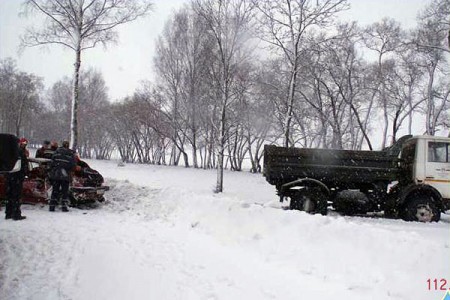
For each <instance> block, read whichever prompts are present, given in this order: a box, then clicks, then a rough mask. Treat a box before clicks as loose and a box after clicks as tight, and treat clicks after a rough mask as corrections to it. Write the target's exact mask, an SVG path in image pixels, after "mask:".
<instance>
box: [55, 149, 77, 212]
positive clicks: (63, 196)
mask: <svg viewBox="0 0 450 300" xmlns="http://www.w3.org/2000/svg"><path fill="white" fill-rule="evenodd" d="M75 165H76V163H75V154H74V152H73V151H72V150H70V149H69V142H68V141H64V142H63V143H62V147H59V148H58V149H56V151H55V153H54V154H53V156H52V162H51V164H50V173H49V177H50V180H51V183H52V186H53V191H52V196H51V199H50V205H49V210H50V211H55V207H56V205H58V202H59V201H60V200H61V210H62V211H64V212H67V211H69V209H68V207H67V206H68V204H69V184H70V180H71V172H72V171H73V169H74V167H75Z"/></svg>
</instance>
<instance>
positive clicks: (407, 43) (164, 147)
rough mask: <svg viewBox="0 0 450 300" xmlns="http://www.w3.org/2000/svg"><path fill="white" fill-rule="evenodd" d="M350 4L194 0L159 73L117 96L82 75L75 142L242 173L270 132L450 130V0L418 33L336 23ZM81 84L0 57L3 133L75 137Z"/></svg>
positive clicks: (440, 2)
mask: <svg viewBox="0 0 450 300" xmlns="http://www.w3.org/2000/svg"><path fill="white" fill-rule="evenodd" d="M346 9H348V4H347V2H346V1H345V0H334V1H332V0H328V1H316V0H314V1H313V0H310V1H308V0H307V1H303V0H302V1H300V0H297V1H293V0H289V1H282V2H281V1H256V0H254V1H248V0H246V1H244V0H229V1H218V0H194V1H192V2H191V3H190V4H189V5H186V6H184V7H183V8H181V9H180V10H178V11H177V12H175V13H174V14H173V15H172V16H171V17H170V19H169V20H168V21H167V23H166V25H165V29H164V31H163V33H162V34H161V35H160V37H159V39H158V40H157V43H156V55H155V57H154V71H155V74H156V79H155V81H154V82H147V83H145V84H142V85H141V87H140V88H139V89H138V90H136V91H135V93H134V94H133V95H132V96H130V97H127V98H125V99H123V100H122V101H120V102H115V103H111V102H109V97H108V90H107V87H106V85H105V82H104V80H103V77H102V74H101V73H100V72H98V71H95V70H91V69H87V70H84V71H83V72H82V74H81V84H80V101H79V108H78V109H79V111H78V116H79V119H78V122H79V148H78V151H79V152H80V154H81V155H82V156H83V157H87V158H92V157H96V158H99V159H109V158H111V155H112V154H113V153H116V152H117V153H119V155H120V157H121V158H122V160H123V161H126V162H140V163H149V164H170V165H178V164H184V165H185V166H193V167H196V168H215V167H217V166H219V167H220V166H221V165H224V166H225V167H226V168H230V169H233V170H241V169H242V167H243V162H244V159H249V160H250V162H251V166H252V171H253V172H258V171H260V169H261V163H262V161H261V160H262V147H263V145H264V144H265V143H276V144H280V145H285V146H288V147H291V146H305V147H322V148H335V149H361V148H362V147H368V148H370V149H373V148H374V147H380V146H381V147H385V146H388V145H389V144H391V143H392V142H394V141H395V140H396V139H397V138H398V137H399V136H398V132H399V130H400V129H403V130H404V131H406V132H408V133H412V132H413V127H417V126H418V124H417V122H424V121H423V120H425V124H423V125H424V126H423V125H422V124H421V125H422V126H421V127H423V132H419V133H420V134H422V133H424V134H430V135H435V134H437V133H439V132H444V131H446V130H447V131H448V129H449V126H450V125H449V110H450V99H449V94H450V74H449V72H450V65H449V63H448V58H449V53H450V50H449V45H448V43H449V42H448V41H449V30H450V24H449V21H448V20H450V4H449V2H448V1H446V0H435V1H433V2H432V3H431V4H430V5H428V6H427V7H424V9H423V11H422V12H421V13H420V15H419V17H418V19H417V27H416V28H415V29H413V30H405V29H404V28H402V27H401V25H400V24H399V23H398V22H396V21H395V20H392V19H383V20H380V21H379V22H376V23H374V24H372V25H370V26H367V27H360V26H358V24H357V23H342V22H338V20H339V19H338V18H339V14H340V12H342V11H344V10H346ZM71 85H72V82H71V79H70V78H63V79H61V81H59V82H57V83H55V84H54V85H53V86H52V87H51V88H50V89H49V90H46V91H44V90H43V87H42V81H41V79H39V78H37V77H36V76H34V75H33V74H26V73H24V72H21V71H20V70H17V68H16V66H15V64H14V62H13V61H11V60H9V59H7V60H3V61H0V116H1V119H0V131H2V132H12V133H15V134H17V135H20V136H27V137H29V138H30V139H31V140H32V141H33V142H35V143H38V144H39V143H40V142H41V141H42V140H44V139H48V138H49V137H51V138H52V139H56V140H62V139H68V132H69V127H70V124H69V122H70V99H71ZM418 120H421V121H418ZM375 133H376V134H377V135H378V136H379V135H380V134H381V137H382V143H381V145H373V138H374V136H375ZM414 133H415V134H418V132H414Z"/></svg>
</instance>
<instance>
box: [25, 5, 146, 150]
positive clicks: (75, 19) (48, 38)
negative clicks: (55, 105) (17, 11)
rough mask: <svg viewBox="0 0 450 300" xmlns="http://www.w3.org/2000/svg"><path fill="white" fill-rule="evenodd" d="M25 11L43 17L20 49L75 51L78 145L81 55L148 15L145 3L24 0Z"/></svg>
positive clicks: (73, 126) (74, 112)
mask: <svg viewBox="0 0 450 300" xmlns="http://www.w3.org/2000/svg"><path fill="white" fill-rule="evenodd" d="M25 7H26V9H25V12H26V13H29V12H37V13H38V14H41V15H43V16H44V17H45V24H44V26H43V27H42V28H40V29H35V28H29V29H28V30H27V31H26V33H25V34H24V35H23V36H22V46H30V47H31V46H39V45H46V44H56V45H61V46H63V47H67V48H69V49H71V50H73V51H74V52H75V63H74V75H73V91H72V107H71V125H70V132H71V134H70V143H71V147H72V148H73V149H76V148H77V146H78V100H79V77H80V73H79V71H80V66H81V53H82V52H83V51H84V50H86V49H89V48H94V47H95V46H96V45H98V44H102V45H103V46H105V47H106V46H107V45H108V44H110V43H113V42H116V41H117V38H118V34H117V31H115V29H116V27H117V26H119V25H121V24H124V23H128V22H131V21H134V20H136V19H137V18H138V17H141V16H143V15H145V14H147V13H148V12H149V10H150V9H151V7H152V3H151V2H149V1H148V0H102V1H100V0H26V1H25Z"/></svg>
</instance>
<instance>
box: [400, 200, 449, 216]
mask: <svg viewBox="0 0 450 300" xmlns="http://www.w3.org/2000/svg"><path fill="white" fill-rule="evenodd" d="M402 219H403V220H405V221H418V222H438V221H439V220H440V219H441V212H440V211H439V209H438V208H437V206H436V204H435V203H434V202H433V198H432V197H431V196H429V195H415V196H413V197H411V199H409V200H408V202H407V203H406V204H405V206H404V208H403V213H402Z"/></svg>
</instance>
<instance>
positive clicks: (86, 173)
mask: <svg viewBox="0 0 450 300" xmlns="http://www.w3.org/2000/svg"><path fill="white" fill-rule="evenodd" d="M28 163H29V172H28V174H27V176H26V177H25V180H24V182H23V189H22V198H21V199H22V203H28V204H37V203H43V204H46V203H47V202H48V199H49V198H50V195H51V189H52V185H51V183H50V180H49V177H48V171H49V166H50V163H51V159H47V158H28ZM107 190H109V187H108V186H106V185H104V179H103V176H102V175H101V174H100V173H99V172H98V171H96V170H94V169H92V168H91V167H90V166H89V165H88V164H87V163H86V162H84V161H82V160H79V161H78V163H77V168H76V170H75V171H74V172H73V174H72V180H71V183H70V188H69V198H70V205H71V206H78V205H83V204H89V203H95V202H97V201H99V202H102V201H104V200H105V198H104V194H105V192H106V191H107ZM5 198H6V176H5V174H0V199H5Z"/></svg>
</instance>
